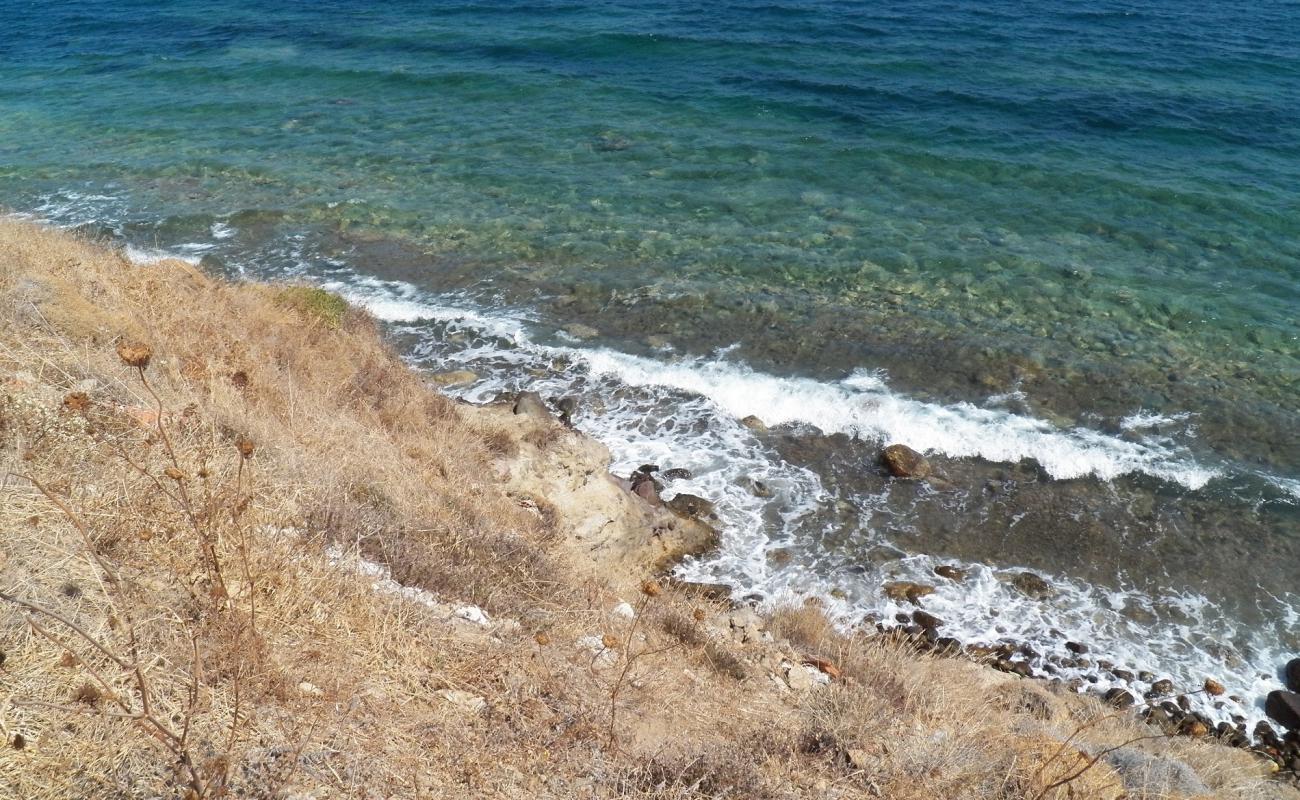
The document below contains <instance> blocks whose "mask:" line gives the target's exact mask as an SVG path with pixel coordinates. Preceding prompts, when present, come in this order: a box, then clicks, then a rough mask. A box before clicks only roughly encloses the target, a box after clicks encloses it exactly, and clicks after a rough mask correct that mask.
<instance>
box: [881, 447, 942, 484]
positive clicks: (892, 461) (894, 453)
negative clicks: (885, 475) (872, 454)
mask: <svg viewBox="0 0 1300 800" xmlns="http://www.w3.org/2000/svg"><path fill="white" fill-rule="evenodd" d="M880 460H881V463H883V464H884V465H885V469H887V470H889V474H890V475H893V476H894V477H895V478H924V477H926V476H928V475H929V474H930V462H929V461H926V460H925V456H923V455H921V454H920V453H918V452H916V451H915V450H913V449H912V448H910V447H908V446H907V445H905V444H891V445H890V446H888V447H886V448H885V449H884V450H883V451H881V453H880Z"/></svg>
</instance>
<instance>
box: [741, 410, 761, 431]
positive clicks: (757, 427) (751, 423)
mask: <svg viewBox="0 0 1300 800" xmlns="http://www.w3.org/2000/svg"><path fill="white" fill-rule="evenodd" d="M740 424H741V425H744V426H745V427H746V428H749V429H750V430H751V431H756V432H758V433H762V432H763V431H765V430H767V425H765V424H764V423H763V420H761V419H759V418H758V417H756V416H754V415H753V414H750V415H749V416H748V417H745V418H744V419H742V420H741V421H740Z"/></svg>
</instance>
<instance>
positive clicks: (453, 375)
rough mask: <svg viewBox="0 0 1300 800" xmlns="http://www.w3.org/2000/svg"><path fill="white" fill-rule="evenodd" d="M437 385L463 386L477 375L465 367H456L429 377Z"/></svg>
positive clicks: (472, 380) (476, 377)
mask: <svg viewBox="0 0 1300 800" xmlns="http://www.w3.org/2000/svg"><path fill="white" fill-rule="evenodd" d="M430 380H432V381H433V382H434V383H435V384H437V385H438V386H464V385H466V384H469V383H473V382H474V381H476V380H478V375H476V374H474V373H473V372H470V371H469V370H467V369H458V370H454V371H452V372H438V373H435V374H434V375H432V376H431V377H430Z"/></svg>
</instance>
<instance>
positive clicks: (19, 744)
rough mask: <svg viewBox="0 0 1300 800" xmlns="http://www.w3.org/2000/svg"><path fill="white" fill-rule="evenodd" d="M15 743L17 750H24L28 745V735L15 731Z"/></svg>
mask: <svg viewBox="0 0 1300 800" xmlns="http://www.w3.org/2000/svg"><path fill="white" fill-rule="evenodd" d="M13 744H14V749H15V750H22V749H23V748H24V747H26V746H27V737H26V736H23V735H22V734H21V733H15V734H14V742H13Z"/></svg>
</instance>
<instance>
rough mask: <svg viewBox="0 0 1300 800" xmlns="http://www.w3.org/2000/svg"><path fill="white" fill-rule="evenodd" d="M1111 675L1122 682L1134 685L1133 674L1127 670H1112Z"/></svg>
mask: <svg viewBox="0 0 1300 800" xmlns="http://www.w3.org/2000/svg"><path fill="white" fill-rule="evenodd" d="M1110 674H1111V675H1114V676H1115V677H1116V678H1119V679H1120V680H1122V681H1124V682H1125V683H1132V682H1133V673H1131V672H1129V671H1128V670H1126V669H1112V670H1111V671H1110Z"/></svg>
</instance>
